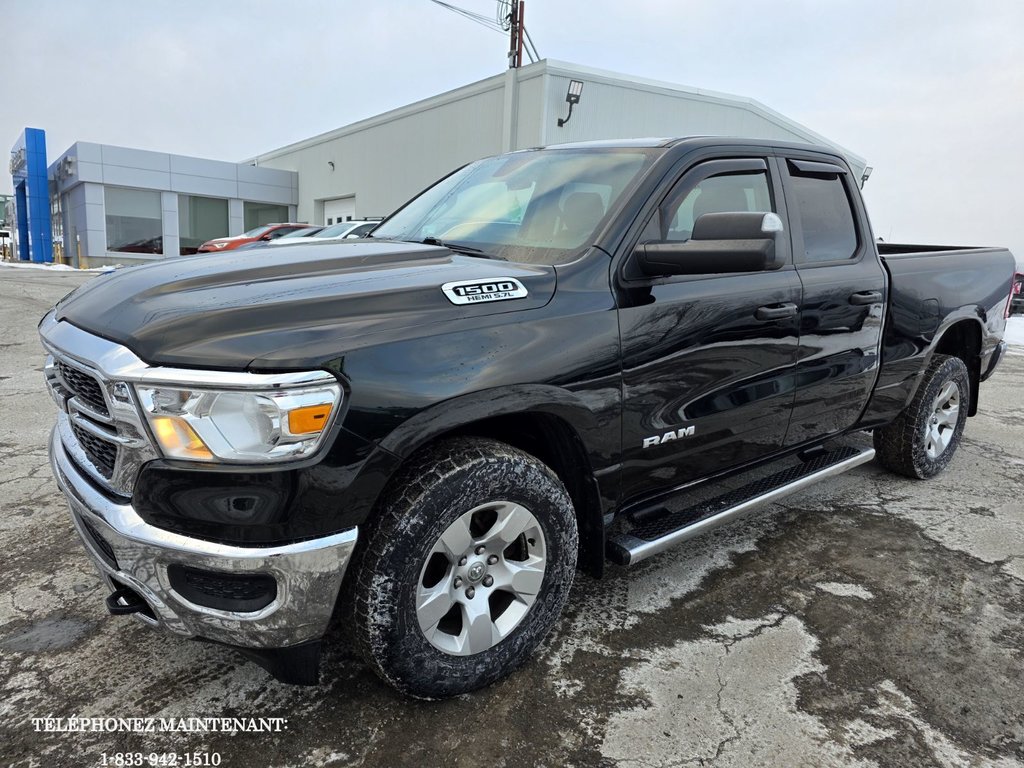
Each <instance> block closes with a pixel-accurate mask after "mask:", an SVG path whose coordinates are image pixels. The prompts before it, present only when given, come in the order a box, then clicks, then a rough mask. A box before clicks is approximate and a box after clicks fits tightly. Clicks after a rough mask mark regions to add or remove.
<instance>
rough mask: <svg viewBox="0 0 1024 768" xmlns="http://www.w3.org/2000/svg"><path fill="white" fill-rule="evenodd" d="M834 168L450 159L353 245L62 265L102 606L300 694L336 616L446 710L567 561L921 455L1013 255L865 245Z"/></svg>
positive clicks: (525, 652)
mask: <svg viewBox="0 0 1024 768" xmlns="http://www.w3.org/2000/svg"><path fill="white" fill-rule="evenodd" d="M855 181H856V180H855V178H854V177H853V175H852V173H851V171H850V168H849V166H848V165H847V163H846V162H845V160H844V159H843V158H842V157H841V156H840V155H838V154H836V153H835V152H833V151H831V150H828V149H825V148H822V147H813V146H806V145H795V144H781V143H764V142H758V141H751V140H740V139H723V138H686V139H678V140H647V141H639V140H634V141H619V142H606V143H594V144H578V145H563V146H559V147H553V148H547V149H538V150H530V151H521V152H515V153H511V154H507V155H502V156H498V157H492V158H489V159H484V160H480V161H478V162H474V163H472V164H470V165H467V166H465V167H464V168H462V169H460V170H458V171H456V172H454V173H453V174H451V175H449V176H447V177H446V178H444V179H442V180H441V181H439V182H438V183H437V184H435V185H434V186H432V187H430V188H429V189H427V190H426V191H425V192H423V193H422V194H421V195H419V196H418V197H416V198H414V199H413V200H412V201H410V202H409V203H407V204H406V205H405V206H404V207H402V208H401V209H400V210H398V211H397V212H396V213H394V214H393V215H392V216H391V217H390V218H388V219H387V220H385V221H384V222H383V223H382V224H381V225H380V226H379V227H377V228H376V229H375V230H374V231H373V232H372V233H371V235H370V237H368V238H364V239H361V240H353V241H347V242H336V243H324V244H322V245H317V244H306V245H303V246H301V247H299V246H295V247H292V248H289V247H284V246H282V247H280V248H268V249H264V250H257V251H250V252H247V253H245V254H244V255H238V254H234V253H230V252H229V253H223V254H214V255H210V256H198V257H191V258H184V259H169V260H166V261H162V262H159V263H156V264H152V265H148V266H140V267H131V268H128V269H124V270H120V271H117V272H115V273H113V274H110V275H108V276H104V277H99V278H96V279H94V280H92V281H91V282H89V283H87V284H85V285H83V286H82V287H81V288H79V289H78V290H77V291H75V292H74V293H72V294H71V295H69V296H67V297H65V298H64V299H63V300H62V301H60V302H59V303H58V304H57V305H56V307H55V308H54V309H53V310H52V311H51V312H50V313H49V314H47V315H46V316H45V317H44V318H43V319H42V321H41V324H40V333H41V337H42V342H43V345H44V346H45V348H46V351H47V352H48V357H47V359H46V365H45V376H46V381H47V383H48V385H49V388H50V391H51V392H52V394H53V397H54V399H55V400H56V402H57V405H58V406H59V408H60V411H59V413H58V416H57V425H56V428H55V429H54V432H53V436H52V440H51V443H50V455H51V459H52V465H53V470H54V474H55V476H56V478H57V482H58V484H59V486H60V488H61V489H62V490H63V492H64V494H65V495H66V496H67V499H68V501H69V502H70V507H71V516H72V520H73V522H74V526H75V528H76V529H77V532H78V534H79V536H80V537H81V539H82V541H83V543H84V545H85V548H86V550H87V551H88V553H89V555H90V557H91V559H92V560H93V561H94V563H95V565H96V567H97V568H98V569H99V571H100V573H101V575H102V578H103V580H104V581H105V582H106V583H107V585H108V586H109V588H110V590H111V594H110V596H109V597H108V598H107V601H106V602H107V607H108V608H109V610H110V612H111V613H115V614H133V615H134V616H135V617H136V618H137V619H139V620H141V621H143V622H145V623H147V624H149V625H152V626H153V627H159V628H162V629H164V630H167V631H170V632H172V633H175V634H178V635H180V636H182V637H187V638H199V639H205V640H209V641H214V642H218V643H223V644H228V645H231V646H234V647H238V648H241V649H244V650H246V651H247V652H248V654H249V655H250V656H252V657H254V658H256V659H257V660H258V661H259V662H260V663H262V664H263V665H264V666H265V667H267V668H268V669H270V670H271V671H272V672H273V673H274V674H275V675H277V676H278V677H279V678H281V679H284V680H288V681H291V682H299V683H313V682H315V681H316V680H317V675H318V661H319V654H320V643H321V638H322V637H323V636H324V634H325V633H326V632H327V631H328V629H329V627H337V629H338V631H347V632H349V633H350V634H351V637H352V642H353V643H354V644H355V646H356V647H357V648H358V649H359V651H360V652H361V653H362V655H363V656H364V657H365V659H366V661H367V663H368V664H369V666H370V667H372V668H373V669H374V670H375V671H376V672H377V673H378V674H380V676H381V677H383V679H384V680H386V681H387V682H388V683H390V684H391V685H393V686H395V687H396V688H398V689H399V690H401V691H404V692H406V693H408V694H411V695H414V696H420V697H428V698H429V697H442V696H448V695H452V694H457V693H460V692H464V691H468V690H472V689H474V688H478V687H480V686H483V685H486V684H489V683H491V682H493V681H495V680H497V679H499V678H501V677H502V676H504V675H507V674H508V673H509V672H510V671H511V670H513V669H515V668H516V667H517V666H519V665H520V664H522V663H523V662H524V661H525V659H527V657H528V656H529V654H530V653H531V651H532V650H533V649H534V648H535V647H536V646H537V644H538V643H539V642H540V640H541V638H542V637H543V636H544V635H545V633H546V632H547V631H548V630H549V629H550V628H551V627H552V625H553V624H554V623H555V622H556V620H557V619H558V616H559V613H560V612H561V610H562V607H563V604H564V603H565V600H566V597H567V595H568V593H569V588H570V584H571V583H572V580H573V576H574V573H575V572H576V570H577V567H580V568H582V569H584V570H585V571H587V572H589V573H592V574H600V573H601V571H602V568H603V566H604V564H605V562H606V561H607V560H611V561H613V562H615V563H619V564H626V565H628V564H631V563H635V562H637V561H639V560H641V559H643V558H645V557H648V556H650V555H652V554H654V553H657V552H660V551H662V550H664V549H666V548H667V547H669V546H671V545H673V544H676V543H679V542H681V541H684V540H686V539H688V538H690V537H692V536H694V535H695V534H697V533H700V532H701V531H704V530H707V529H708V528H710V527H712V526H715V525H717V524H719V523H722V522H725V521H726V520H729V519H730V518H733V517H735V516H736V515H738V514H740V513H742V512H744V511H745V510H747V509H750V508H751V507H753V506H755V505H757V504H763V503H765V502H768V501H771V500H773V499H776V498H779V497H780V496H782V495H783V494H785V493H789V492H792V491H794V490H797V489H799V488H803V487H805V486H807V485H808V484H809V483H813V482H816V481H818V480H821V479H823V478H825V477H828V476H830V475H834V474H836V473H838V472H842V471H844V470H847V469H850V468H851V467H854V466H856V465H858V464H861V463H863V462H866V461H868V460H870V459H872V458H873V457H874V458H877V459H878V460H879V461H880V462H881V464H882V465H883V466H885V467H887V468H889V469H891V470H893V471H895V472H898V473H901V474H903V475H907V476H909V477H914V478H928V477H931V476H933V475H935V474H936V473H938V472H940V471H941V470H942V469H943V468H944V467H945V466H946V465H947V464H948V463H949V461H950V459H951V458H952V457H953V454H954V452H955V451H956V449H957V445H958V443H959V442H960V439H961V434H962V432H963V429H964V424H965V422H966V420H967V417H968V416H971V415H973V414H974V413H975V412H976V411H977V409H978V405H979V384H980V383H981V382H982V381H984V380H985V379H986V378H987V377H988V376H989V375H990V374H991V373H992V371H993V369H994V368H995V366H996V364H997V363H998V361H999V359H1000V356H1001V354H1002V351H1003V348H1004V345H1003V343H1002V341H1001V335H1002V332H1003V329H1004V326H1005V315H1006V311H1007V305H1008V300H1009V293H1010V282H1011V277H1012V275H1013V271H1014V259H1013V257H1012V256H1011V254H1010V253H1009V252H1008V251H1006V250H1004V249H997V248H952V247H916V246H899V245H887V244H886V245H879V246H876V244H875V240H874V238H873V236H872V232H871V226H870V224H869V222H868V217H867V215H866V213H865V210H864V205H863V202H862V200H861V196H860V191H859V189H858V186H857V184H856V183H855ZM865 430H873V435H874V437H873V441H874V448H873V449H872V448H870V447H869V446H868V443H867V441H861V443H862V444H861V446H860V447H857V446H855V445H854V446H850V445H849V444H848V443H850V442H851V440H850V439H849V438H847V439H846V441H845V442H844V441H843V440H840V439H839V438H842V437H843V436H848V435H850V434H851V433H853V432H860V431H865ZM852 442H856V441H855V440H854V441H852ZM748 478H749V480H748ZM727 483H728V484H729V490H728V491H723V490H722V489H724V488H725V487H726V484H727ZM708 488H715V489H717V490H718V495H717V496H714V495H710V494H705V495H708V498H706V499H705V500H704V501H701V502H699V503H683V504H682V507H680V504H679V503H674V504H673V505H670V506H669V507H666V506H665V504H664V501H665V500H666V499H667V498H669V497H671V496H673V495H676V494H680V493H683V498H684V499H691V498H696V497H697V494H698V492H700V491H706V490H707V489H708ZM670 509H671V511H670ZM332 619H335V620H336V621H335V623H334V624H332ZM112 652H114V651H113V650H112Z"/></svg>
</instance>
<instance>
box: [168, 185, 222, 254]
mask: <svg viewBox="0 0 1024 768" xmlns="http://www.w3.org/2000/svg"><path fill="white" fill-rule="evenodd" d="M227 234H228V201H227V200H223V199H220V198H216V197H196V196H195V195H178V237H179V247H178V253H180V254H181V255H182V256H186V255H190V254H193V253H195V252H196V249H197V248H199V246H200V245H202V244H203V243H205V242H206V241H207V240H213V239H215V238H218V237H227Z"/></svg>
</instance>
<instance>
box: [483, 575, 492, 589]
mask: <svg viewBox="0 0 1024 768" xmlns="http://www.w3.org/2000/svg"><path fill="white" fill-rule="evenodd" d="M493 583H494V577H493V576H484V586H485V587H489V586H491V585H492V584H493Z"/></svg>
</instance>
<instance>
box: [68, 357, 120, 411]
mask: <svg viewBox="0 0 1024 768" xmlns="http://www.w3.org/2000/svg"><path fill="white" fill-rule="evenodd" d="M56 367H57V375H58V376H60V379H61V382H62V383H63V384H64V387H65V388H66V389H67V390H68V391H69V392H70V393H71V394H72V395H73V396H74V397H77V398H79V399H81V400H84V401H85V402H86V403H88V404H89V405H91V406H92V407H93V408H94V409H96V411H97V412H98V413H101V414H103V415H104V416H108V415H109V412H108V411H107V401H106V400H105V399H104V398H103V390H102V389H101V388H100V384H99V382H98V381H96V379H94V378H93V377H92V376H90V375H89V374H88V373H86V372H85V371H82V370H79V369H78V368H75V367H74V366H71V365H68V364H67V363H66V362H64V361H63V360H57V365H56Z"/></svg>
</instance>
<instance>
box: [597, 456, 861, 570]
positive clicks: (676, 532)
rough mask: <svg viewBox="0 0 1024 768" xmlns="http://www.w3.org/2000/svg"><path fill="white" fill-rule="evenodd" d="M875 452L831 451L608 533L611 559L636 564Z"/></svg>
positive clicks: (800, 488)
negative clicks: (626, 529)
mask: <svg viewBox="0 0 1024 768" xmlns="http://www.w3.org/2000/svg"><path fill="white" fill-rule="evenodd" d="M874 457H875V449H874V448H866V449H863V450H861V449H857V448H840V449H837V450H834V451H829V452H828V453H825V454H821V455H819V456H817V457H815V458H813V459H810V460H808V461H806V462H804V463H803V464H799V465H797V466H794V467H790V468H789V469H785V470H783V471H782V472H778V473H776V474H774V475H771V476H769V477H765V478H762V479H760V480H756V481H754V482H752V483H750V484H748V485H745V486H743V487H742V488H737V489H736V490H734V491H729V492H728V493H723V494H722V495H721V496H716V497H715V498H713V499H709V500H708V501H705V502H702V503H700V504H696V505H694V506H692V507H688V508H686V509H681V510H679V511H678V512H673V513H671V514H668V515H665V516H663V517H659V518H657V519H654V520H649V521H646V522H642V523H641V524H640V525H637V526H635V527H634V528H633V529H632V530H631V531H630V532H629V533H620V534H615V535H613V536H611V537H609V539H608V548H607V554H608V559H609V560H611V561H612V562H614V563H618V564H619V565H633V564H634V563H638V562H640V561H641V560H643V559H645V558H648V557H650V556H651V555H656V554H658V553H659V552H664V551H665V550H666V549H668V548H669V547H672V546H674V545H676V544H678V543H680V542H682V541H686V540H688V539H692V538H693V537H694V536H699V535H700V534H702V533H704V532H705V531H709V530H711V529H712V528H717V527H718V526H720V525H722V524H724V523H728V522H729V521H730V520H732V519H733V518H736V517H739V516H740V515H742V514H743V513H745V512H749V511H750V510H752V509H756V508H757V507H760V506H762V505H764V504H769V503H771V502H773V501H777V500H779V499H781V498H783V497H784V496H788V495H789V494H791V493H795V492H797V491H800V490H802V489H804V488H806V487H807V486H809V485H813V484H814V483H817V482H818V481H819V480H824V479H825V478H826V477H832V476H833V475H838V474H841V473H843V472H846V471H847V470H850V469H853V468H854V467H856V466H858V465H860V464H864V463H866V462H869V461H871V459H873V458H874Z"/></svg>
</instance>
